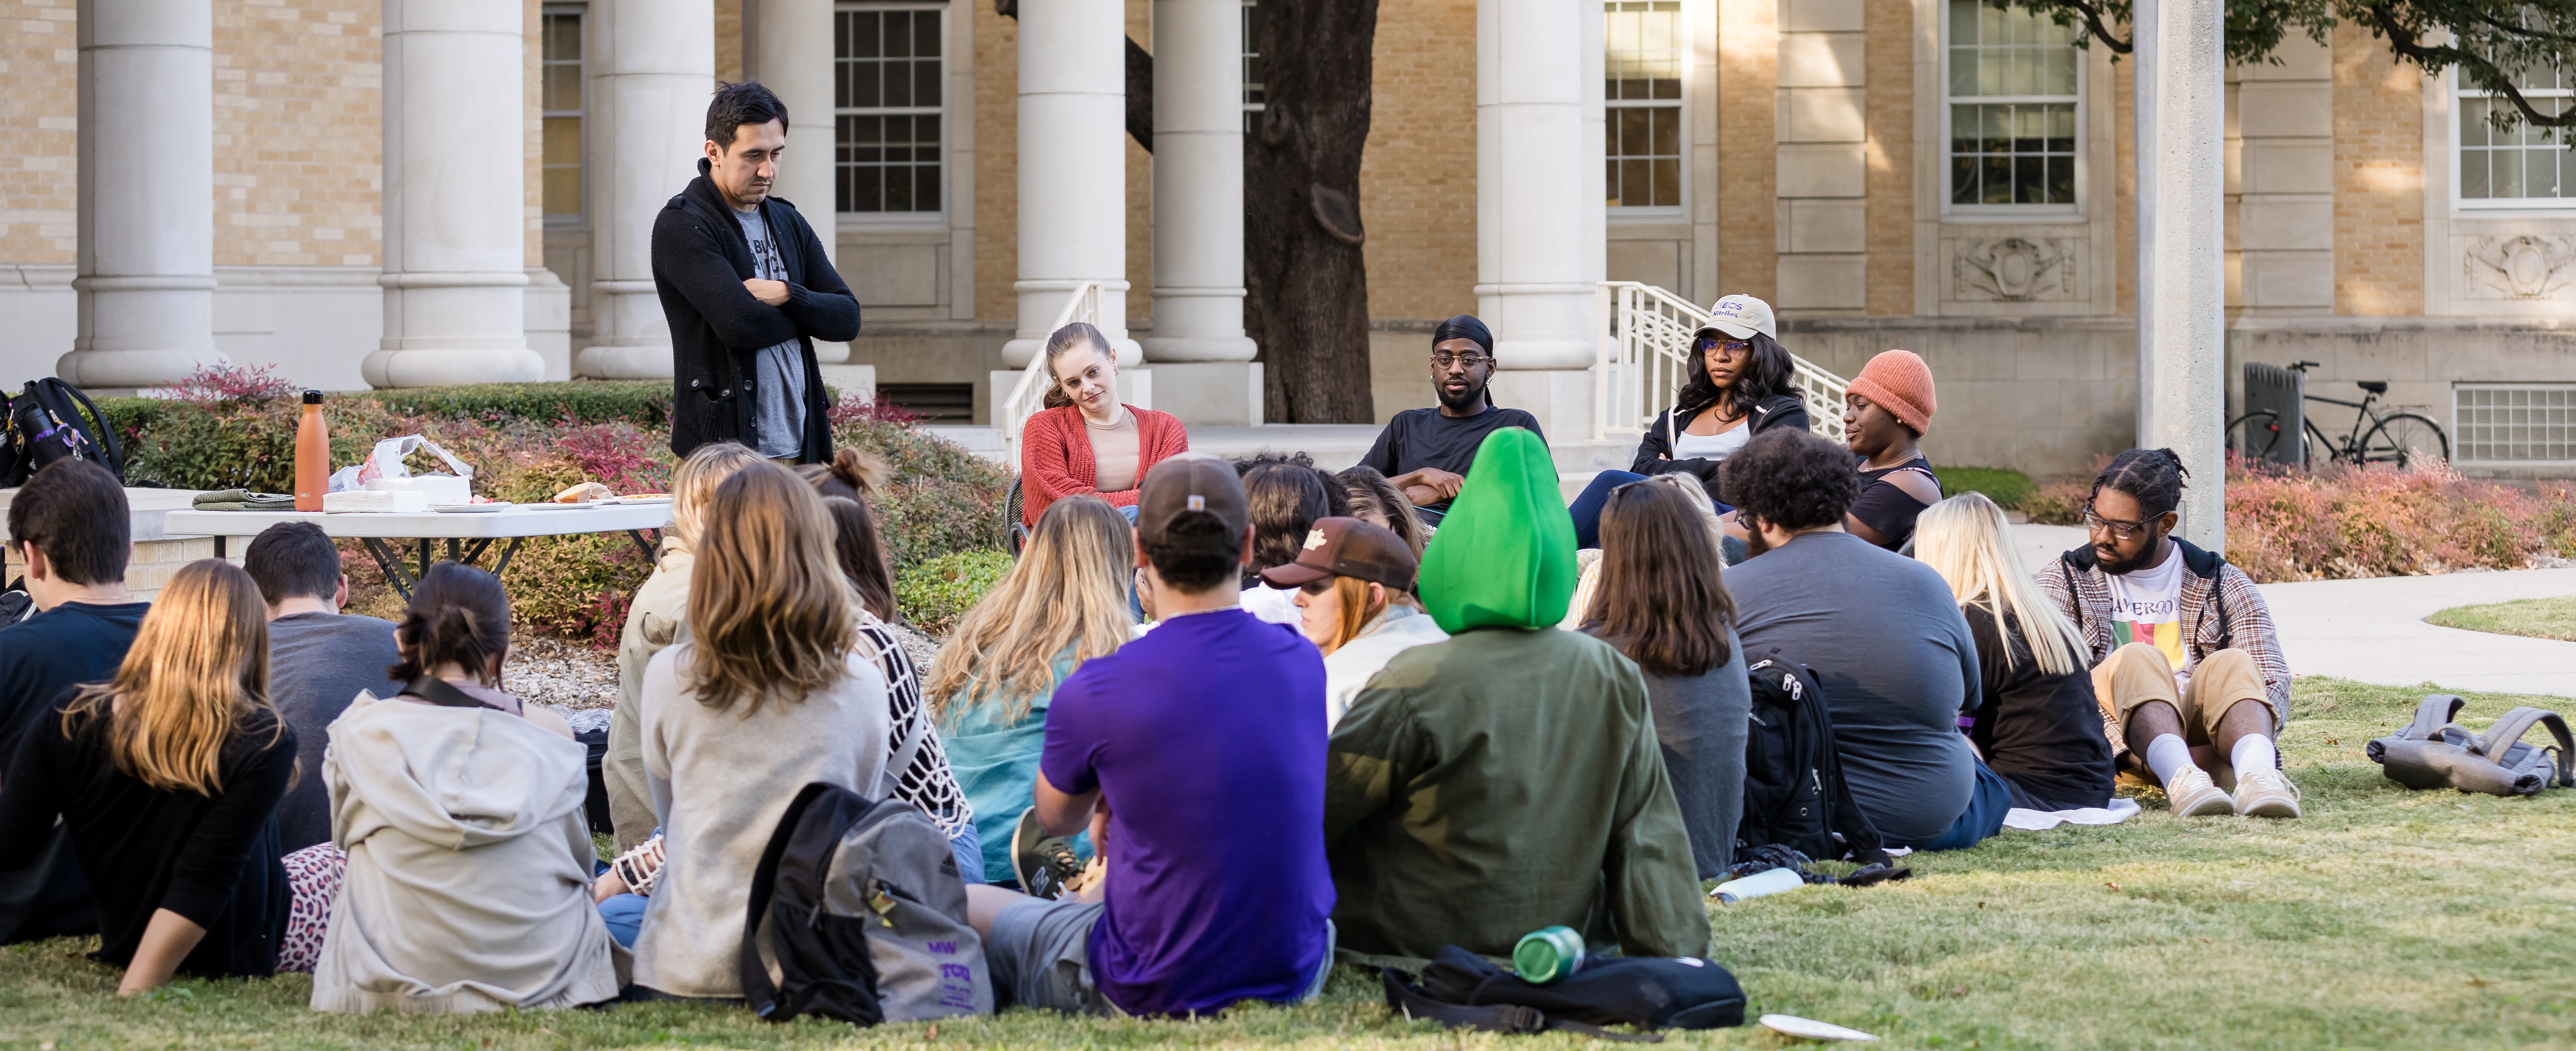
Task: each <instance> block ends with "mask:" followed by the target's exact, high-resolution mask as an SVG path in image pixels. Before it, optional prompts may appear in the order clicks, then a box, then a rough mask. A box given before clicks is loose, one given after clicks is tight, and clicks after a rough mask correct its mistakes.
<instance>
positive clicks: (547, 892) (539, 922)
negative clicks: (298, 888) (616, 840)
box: [313, 693, 617, 1014]
mask: <svg viewBox="0 0 2576 1051" xmlns="http://www.w3.org/2000/svg"><path fill="white" fill-rule="evenodd" d="M330 734H331V747H330V751H329V752H328V753H327V754H326V755H325V756H324V758H323V760H322V777H323V780H324V781H325V782H326V783H327V784H328V786H329V788H330V791H331V827H332V841H333V842H334V843H337V844H338V845H339V846H340V849H342V850H345V851H347V852H348V853H349V870H348V875H347V877H346V880H345V881H344V882H343V883H342V884H341V885H340V894H339V897H338V899H337V900H335V901H334V902H333V903H332V906H331V925H330V933H329V935H328V936H327V937H326V938H325V939H324V940H323V943H322V958H321V961H320V962H319V963H318V964H316V965H315V967H314V969H313V1009H314V1010H317V1011H345V1012H365V1011H372V1010H378V1009H387V1010H392V1011H396V1012H402V1013H414V1014H441V1013H461V1012H469V1011H497V1010H501V1009H503V1008H521V1009H531V1008H545V1007H572V1006H577V1005H580V1004H586V1003H595V1002H598V1001H602V1000H610V999H614V998H615V997H616V996H617V977H616V972H615V970H614V968H613V966H612V965H611V963H610V959H609V939H608V928H607V927H606V926H605V925H603V924H602V923H601V922H600V918H599V910H598V908H597V907H596V906H594V905H593V904H592V903H591V895H590V870H591V863H592V859H593V855H592V852H591V843H590V834H589V830H588V828H586V827H585V826H584V824H583V821H582V809H581V807H582V799H583V797H584V795H585V794H586V793H587V791H588V779H587V776H586V773H585V771H584V769H583V765H584V751H583V749H582V747H581V746H580V745H579V744H575V743H574V742H572V741H570V740H568V739H566V738H564V737H562V736H559V735H557V734H555V733H554V732H552V731H549V730H547V729H544V728H542V727H539V726H536V725H534V724H531V723H529V722H528V721H527V720H526V719H525V718H522V717H520V716H517V715H512V714H510V713H507V712H502V711H498V710H494V709H490V708H443V707H438V706H434V705H428V704H419V703H414V702H411V701H400V700H379V699H377V698H376V697H375V695H373V694H369V693H360V694H359V695H358V699H357V700H355V701H353V702H351V703H350V705H349V710H348V711H347V712H344V713H342V714H341V716H340V718H339V719H338V720H336V721H334V722H332V724H331V730H330Z"/></svg>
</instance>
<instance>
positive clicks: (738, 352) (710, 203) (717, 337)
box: [653, 159, 859, 463]
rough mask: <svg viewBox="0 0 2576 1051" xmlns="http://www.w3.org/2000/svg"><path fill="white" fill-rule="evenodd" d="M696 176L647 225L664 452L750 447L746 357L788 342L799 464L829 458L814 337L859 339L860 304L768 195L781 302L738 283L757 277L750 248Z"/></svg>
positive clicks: (765, 212)
mask: <svg viewBox="0 0 2576 1051" xmlns="http://www.w3.org/2000/svg"><path fill="white" fill-rule="evenodd" d="M707 167H708V165H707V162H706V161H705V160H703V159H701V160H700V161H698V177H697V178H695V179H691V180H689V185H688V187H687V188H685V189H683V190H681V191H680V193H679V195H678V196H675V197H673V198H671V201H670V203H669V204H666V205H664V206H663V207H662V211H661V213H660V214H658V215H656V216H655V217H654V220H653V288H654V291H656V292H659V293H660V294H661V297H662V315H663V317H665V318H667V319H668V320H669V321H670V325H671V369H672V374H671V451H672V452H674V453H677V454H679V455H681V456H687V455H688V454H689V451H690V450H692V449H695V448H697V447H698V446H701V445H704V444H706V443H708V442H741V443H743V444H745V445H750V444H753V442H752V440H751V439H752V420H753V419H754V417H755V415H756V413H757V409H756V408H755V407H754V406H753V404H752V401H751V399H750V398H747V397H738V396H737V395H739V394H741V393H742V385H741V382H740V381H741V379H742V378H743V377H744V376H746V375H748V374H749V373H750V372H751V368H752V356H753V355H755V354H758V353H760V351H761V350H762V349H764V348H767V347H772V346H776V345H778V344H780V343H784V342H786V341H788V340H791V339H792V340H795V341H797V342H798V343H799V344H802V345H803V346H804V350H805V438H804V451H803V454H802V455H801V456H800V457H799V461H800V462H803V463H820V462H822V461H824V460H828V459H830V458H831V455H832V435H831V427H830V426H829V424H828V423H826V422H825V420H824V418H823V416H824V413H825V412H827V411H829V409H830V408H831V405H830V403H829V402H828V401H826V400H825V399H824V396H823V371H822V366H821V364H820V363H818V362H817V361H816V360H815V358H814V341H815V340H818V339H820V340H825V341H828V342H833V343H846V342H848V341H850V340H852V339H855V338H857V337H858V334H859V300H858V297H857V296H854V295H852V294H850V286H849V285H848V284H846V283H844V282H843V281H842V280H841V275H840V272H839V271H837V270H834V269H833V268H832V261H831V259H830V257H828V256H826V255H824V254H823V242H822V240H821V239H820V238H817V237H815V236H814V228H813V227H811V226H807V225H805V217H804V216H802V215H799V214H797V212H796V206H795V205H793V204H790V203H788V202H786V201H783V200H780V199H778V198H776V197H772V198H769V199H768V200H766V201H763V202H761V205H760V214H761V218H762V219H763V220H765V221H766V222H768V224H769V231H770V235H771V238H772V240H774V241H776V242H777V244H778V257H779V259H780V261H782V262H784V263H786V264H787V302H786V303H784V304H782V305H779V306H774V307H773V306H770V305H768V304H766V303H763V302H761V301H760V300H758V299H755V298H753V297H752V295H751V292H750V290H748V289H746V288H744V287H743V286H742V283H743V282H744V281H745V280H748V279H750V278H753V277H757V276H759V271H758V270H757V269H755V268H754V267H753V265H752V258H751V242H750V241H748V240H745V239H744V238H743V236H742V225H741V224H740V223H739V222H738V221H736V220H735V219H734V216H733V209H732V208H731V207H729V206H727V205H726V204H725V203H724V198H723V196H722V195H720V194H718V193H717V192H716V188H715V184H714V183H713V182H710V181H708V178H707Z"/></svg>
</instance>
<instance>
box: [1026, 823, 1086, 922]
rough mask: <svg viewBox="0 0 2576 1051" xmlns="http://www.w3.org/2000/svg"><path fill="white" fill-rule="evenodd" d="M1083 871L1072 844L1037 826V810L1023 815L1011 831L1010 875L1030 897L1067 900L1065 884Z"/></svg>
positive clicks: (1068, 839) (1063, 837)
mask: <svg viewBox="0 0 2576 1051" xmlns="http://www.w3.org/2000/svg"><path fill="white" fill-rule="evenodd" d="M1081 871H1082V859H1080V858H1077V857H1074V856H1073V840H1072V839H1071V838H1070V837H1066V836H1050V835H1047V834H1046V830H1045V829H1043V828H1041V827H1039V825H1038V808H1036V807H1030V808H1028V809H1027V810H1023V811H1021V812H1020V822H1019V824H1018V825H1016V826H1014V827H1013V828H1012V829H1011V875H1013V876H1015V877H1018V879H1019V881H1020V889H1021V890H1024V891H1027V892H1028V893H1029V895H1030V896H1031V897H1037V898H1046V899H1049V900H1053V899H1056V898H1060V897H1063V896H1064V881H1066V880H1069V879H1072V878H1073V877H1074V876H1075V875H1077V874H1079V873H1080V872H1081Z"/></svg>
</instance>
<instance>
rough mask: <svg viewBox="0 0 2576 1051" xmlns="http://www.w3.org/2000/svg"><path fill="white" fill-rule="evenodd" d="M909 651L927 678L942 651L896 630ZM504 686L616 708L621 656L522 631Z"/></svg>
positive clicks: (572, 704) (528, 695)
mask: <svg viewBox="0 0 2576 1051" xmlns="http://www.w3.org/2000/svg"><path fill="white" fill-rule="evenodd" d="M894 630H895V637H896V638H898V639H900V640H902V642H903V651H904V653H906V654H908V655H910V656H911V657H912V665H913V667H915V668H917V669H919V670H920V672H921V676H922V678H924V679H928V678H929V677H930V661H931V658H933V657H935V656H937V655H938V653H939V643H938V641H937V640H934V639H932V638H930V637H929V636H926V635H923V634H922V633H920V632H918V631H914V630H913V629H911V628H909V627H906V626H903V625H900V624H898V625H896V626H895V629H894ZM501 688H502V689H504V690H507V691H509V692H510V695H511V696H513V697H517V698H519V699H521V700H527V701H536V702H538V703H540V704H550V705H553V706H555V707H557V708H565V709H570V710H573V711H580V710H582V709H585V708H615V707H617V654H616V652H615V651H613V650H597V649H592V648H590V647H588V646H583V645H580V644H578V643H571V642H565V641H563V640H561V639H558V638H554V637H552V636H548V635H540V634H537V633H535V632H529V631H522V632H518V633H516V634H515V635H514V636H512V638H511V639H510V661H509V663H508V664H505V665H503V666H502V668H501Z"/></svg>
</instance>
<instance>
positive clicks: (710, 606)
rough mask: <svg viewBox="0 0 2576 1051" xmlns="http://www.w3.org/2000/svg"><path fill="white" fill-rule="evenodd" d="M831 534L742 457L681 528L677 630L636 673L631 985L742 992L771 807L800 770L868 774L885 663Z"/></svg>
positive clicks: (696, 992)
mask: <svg viewBox="0 0 2576 1051" xmlns="http://www.w3.org/2000/svg"><path fill="white" fill-rule="evenodd" d="M832 536H833V532H832V520H831V517H830V516H829V515H828V514H826V513H825V512H824V510H823V498H822V497H820V496H817V495H815V493H814V487H813V486H810V485H807V484H805V482H804V480H802V479H800V478H798V477H796V475H795V473H794V472H792V471H789V470H788V469H786V468H784V467H781V466H778V465H776V464H769V463H758V464H751V465H748V466H745V467H744V468H742V469H741V470H738V471H736V472H734V474H733V476H732V477H730V478H727V479H725V480H724V482H723V483H722V484H720V485H718V486H716V491H715V498H714V499H713V500H710V501H708V502H707V505H706V507H705V508H704V509H703V511H702V520H701V521H700V522H699V523H698V532H697V534H696V535H694V536H692V537H691V538H690V547H691V549H692V551H693V552H694V553H695V556H696V558H695V561H694V563H693V564H692V565H691V567H690V573H689V605H688V623H689V634H688V637H686V638H684V639H681V640H680V641H678V642H676V643H674V644H672V645H671V647H670V648H668V649H665V650H663V651H662V652H660V653H657V654H654V655H653V661H652V664H651V665H650V666H649V667H647V668H646V669H645V672H644V705H643V715H644V718H643V725H642V727H641V729H642V730H643V738H644V773H645V777H646V784H647V785H648V787H650V788H651V790H652V795H653V811H654V813H655V814H656V815H657V816H658V817H659V818H660V820H661V823H662V831H663V835H664V837H665V839H664V854H665V857H664V861H663V864H662V868H661V870H660V872H659V874H658V876H657V878H656V880H655V885H654V887H653V893H652V895H651V897H649V898H648V899H647V904H646V906H645V912H644V923H643V931H642V933H641V935H639V936H638V937H637V939H636V942H635V984H636V985H638V986H642V987H644V988H645V989H648V990H651V991H653V992H655V993H659V994H663V995H668V996H678V997H691V998H718V999H734V998H739V997H740V996H742V971H741V953H742V941H743V938H742V917H743V910H744V909H745V908H747V907H748V906H749V904H750V900H751V881H752V872H753V870H754V869H756V868H757V867H758V866H759V863H760V855H761V851H762V850H763V849H764V848H765V847H767V846H768V844H769V837H770V834H771V833H772V832H774V831H775V830H776V829H777V827H778V821H779V818H780V817H781V816H782V815H784V814H785V813H786V812H787V804H788V803H789V802H790V801H792V800H793V799H794V798H795V796H796V793H797V792H798V791H800V790H802V789H803V788H804V787H805V786H806V785H808V784H812V783H814V782H818V781H819V782H823V783H825V784H830V785H834V786H837V787H840V788H843V789H847V790H849V791H851V792H856V793H859V794H861V795H868V794H871V793H874V792H875V791H876V786H877V779H878V778H879V777H881V776H883V774H884V772H885V764H886V728H887V714H886V712H887V697H886V681H885V673H884V672H883V671H880V670H878V668H877V665H876V661H875V660H874V659H872V658H873V654H870V653H868V652H866V650H865V648H863V647H860V646H859V645H858V641H859V636H858V618H859V615H860V614H859V608H858V598H857V596H856V595H855V594H854V593H853V592H852V591H851V590H850V584H849V580H848V579H847V578H845V577H843V576H842V575H841V567H840V565H839V563H838V562H836V561H835V560H834V558H833V555H832Z"/></svg>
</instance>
